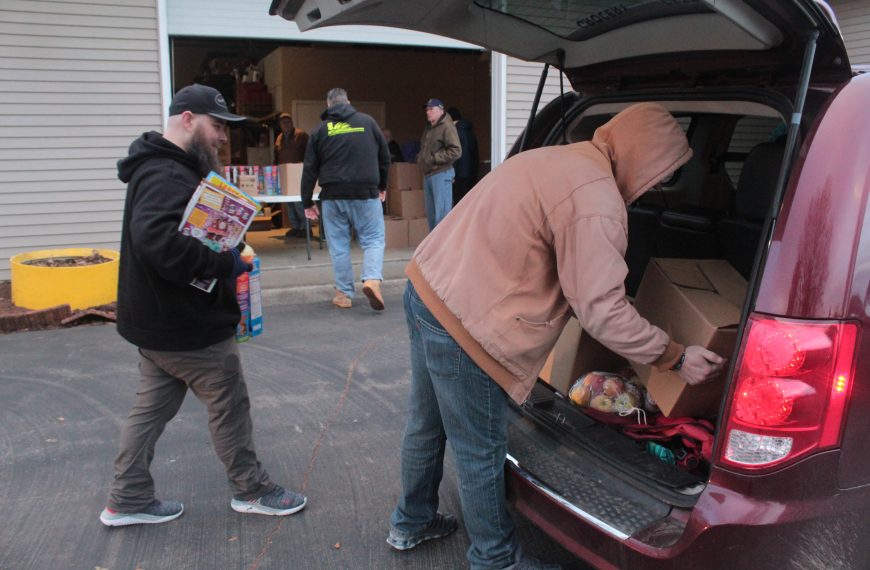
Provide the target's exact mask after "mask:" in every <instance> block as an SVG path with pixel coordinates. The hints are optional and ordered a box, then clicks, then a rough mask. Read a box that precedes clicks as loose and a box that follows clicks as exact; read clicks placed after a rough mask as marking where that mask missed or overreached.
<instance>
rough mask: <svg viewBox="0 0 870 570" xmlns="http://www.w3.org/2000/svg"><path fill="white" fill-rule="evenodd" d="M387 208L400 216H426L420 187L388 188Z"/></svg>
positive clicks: (394, 214)
mask: <svg viewBox="0 0 870 570" xmlns="http://www.w3.org/2000/svg"><path fill="white" fill-rule="evenodd" d="M387 210H388V211H389V212H390V214H391V215H393V216H398V217H400V218H406V219H409V220H410V219H412V218H424V217H426V206H425V199H424V197H423V190H422V189H411V190H388V191H387Z"/></svg>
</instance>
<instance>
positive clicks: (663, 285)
mask: <svg viewBox="0 0 870 570" xmlns="http://www.w3.org/2000/svg"><path fill="white" fill-rule="evenodd" d="M746 285H747V284H746V280H745V279H743V277H742V276H741V275H740V274H739V273H738V272H737V270H736V269H734V268H733V267H731V266H730V265H729V264H728V262H726V261H723V260H718V259H709V260H695V259H661V258H653V259H651V260H650V262H649V265H647V268H646V272H645V273H644V275H643V279H642V280H641V283H640V287H639V288H638V290H637V297H636V298H635V307H636V308H637V310H638V312H639V313H640V314H641V315H643V316H644V317H645V318H646V319H647V320H649V321H650V322H651V323H652V324H654V325H656V326H657V327H659V328H661V329H662V330H664V331H665V332H666V333H668V334H669V335H670V336H671V338H673V339H674V340H675V341H676V342H679V343H682V344H685V345H687V346H688V345H693V344H697V345H700V346H703V347H706V348H709V349H710V350H712V351H713V352H715V353H716V354H719V355H721V356H724V357H726V358H730V357H731V353H732V352H733V350H734V345H735V343H736V341H737V328H738V326H739V324H740V313H741V308H742V306H743V301H744V298H745V297H746ZM632 366H633V367H634V369H635V371H636V372H637V374H638V377H639V378H640V380H641V382H643V383H644V384H646V387H647V390H649V393H650V395H651V396H652V397H653V399H654V400H655V401H656V403H657V404H658V405H659V407H660V408H661V410H662V413H664V414H665V415H666V416H669V417H681V416H695V417H697V416H707V415H712V414H715V413H716V411H717V410H718V408H719V403H720V401H721V399H722V391H723V389H724V386H725V378H724V375H723V376H720V378H718V379H717V380H714V381H713V382H708V383H706V384H701V385H698V386H690V385H689V384H686V383H685V382H684V381H683V380H682V378H680V376H679V375H677V373H676V372H659V371H658V370H656V369H655V368H653V367H652V366H647V365H643V364H639V363H632Z"/></svg>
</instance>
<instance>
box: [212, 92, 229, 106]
mask: <svg viewBox="0 0 870 570" xmlns="http://www.w3.org/2000/svg"><path fill="white" fill-rule="evenodd" d="M214 102H215V103H217V104H218V105H220V106H221V107H223V108H224V109H226V108H227V102H226V101H224V96H223V95H221V94H220V93H218V94H217V95H215V96H214Z"/></svg>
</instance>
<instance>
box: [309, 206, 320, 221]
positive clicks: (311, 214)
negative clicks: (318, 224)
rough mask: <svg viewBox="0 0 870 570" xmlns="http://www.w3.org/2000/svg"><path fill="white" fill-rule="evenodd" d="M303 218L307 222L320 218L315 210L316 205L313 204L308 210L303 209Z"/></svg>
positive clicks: (318, 211) (316, 209)
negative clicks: (307, 220) (306, 219)
mask: <svg viewBox="0 0 870 570" xmlns="http://www.w3.org/2000/svg"><path fill="white" fill-rule="evenodd" d="M305 217H306V218H308V219H309V220H316V219H317V218H319V217H320V210H319V209H318V208H317V204H314V205H313V206H311V207H310V208H305Z"/></svg>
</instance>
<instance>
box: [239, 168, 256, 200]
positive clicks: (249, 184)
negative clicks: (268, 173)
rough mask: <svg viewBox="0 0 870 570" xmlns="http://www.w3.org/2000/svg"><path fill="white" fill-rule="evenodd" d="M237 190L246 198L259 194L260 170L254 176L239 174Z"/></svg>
mask: <svg viewBox="0 0 870 570" xmlns="http://www.w3.org/2000/svg"><path fill="white" fill-rule="evenodd" d="M239 189H240V190H241V191H242V192H244V193H245V194H247V195H248V196H254V195H256V194H259V193H260V170H259V167H257V171H256V173H255V174H239Z"/></svg>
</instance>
